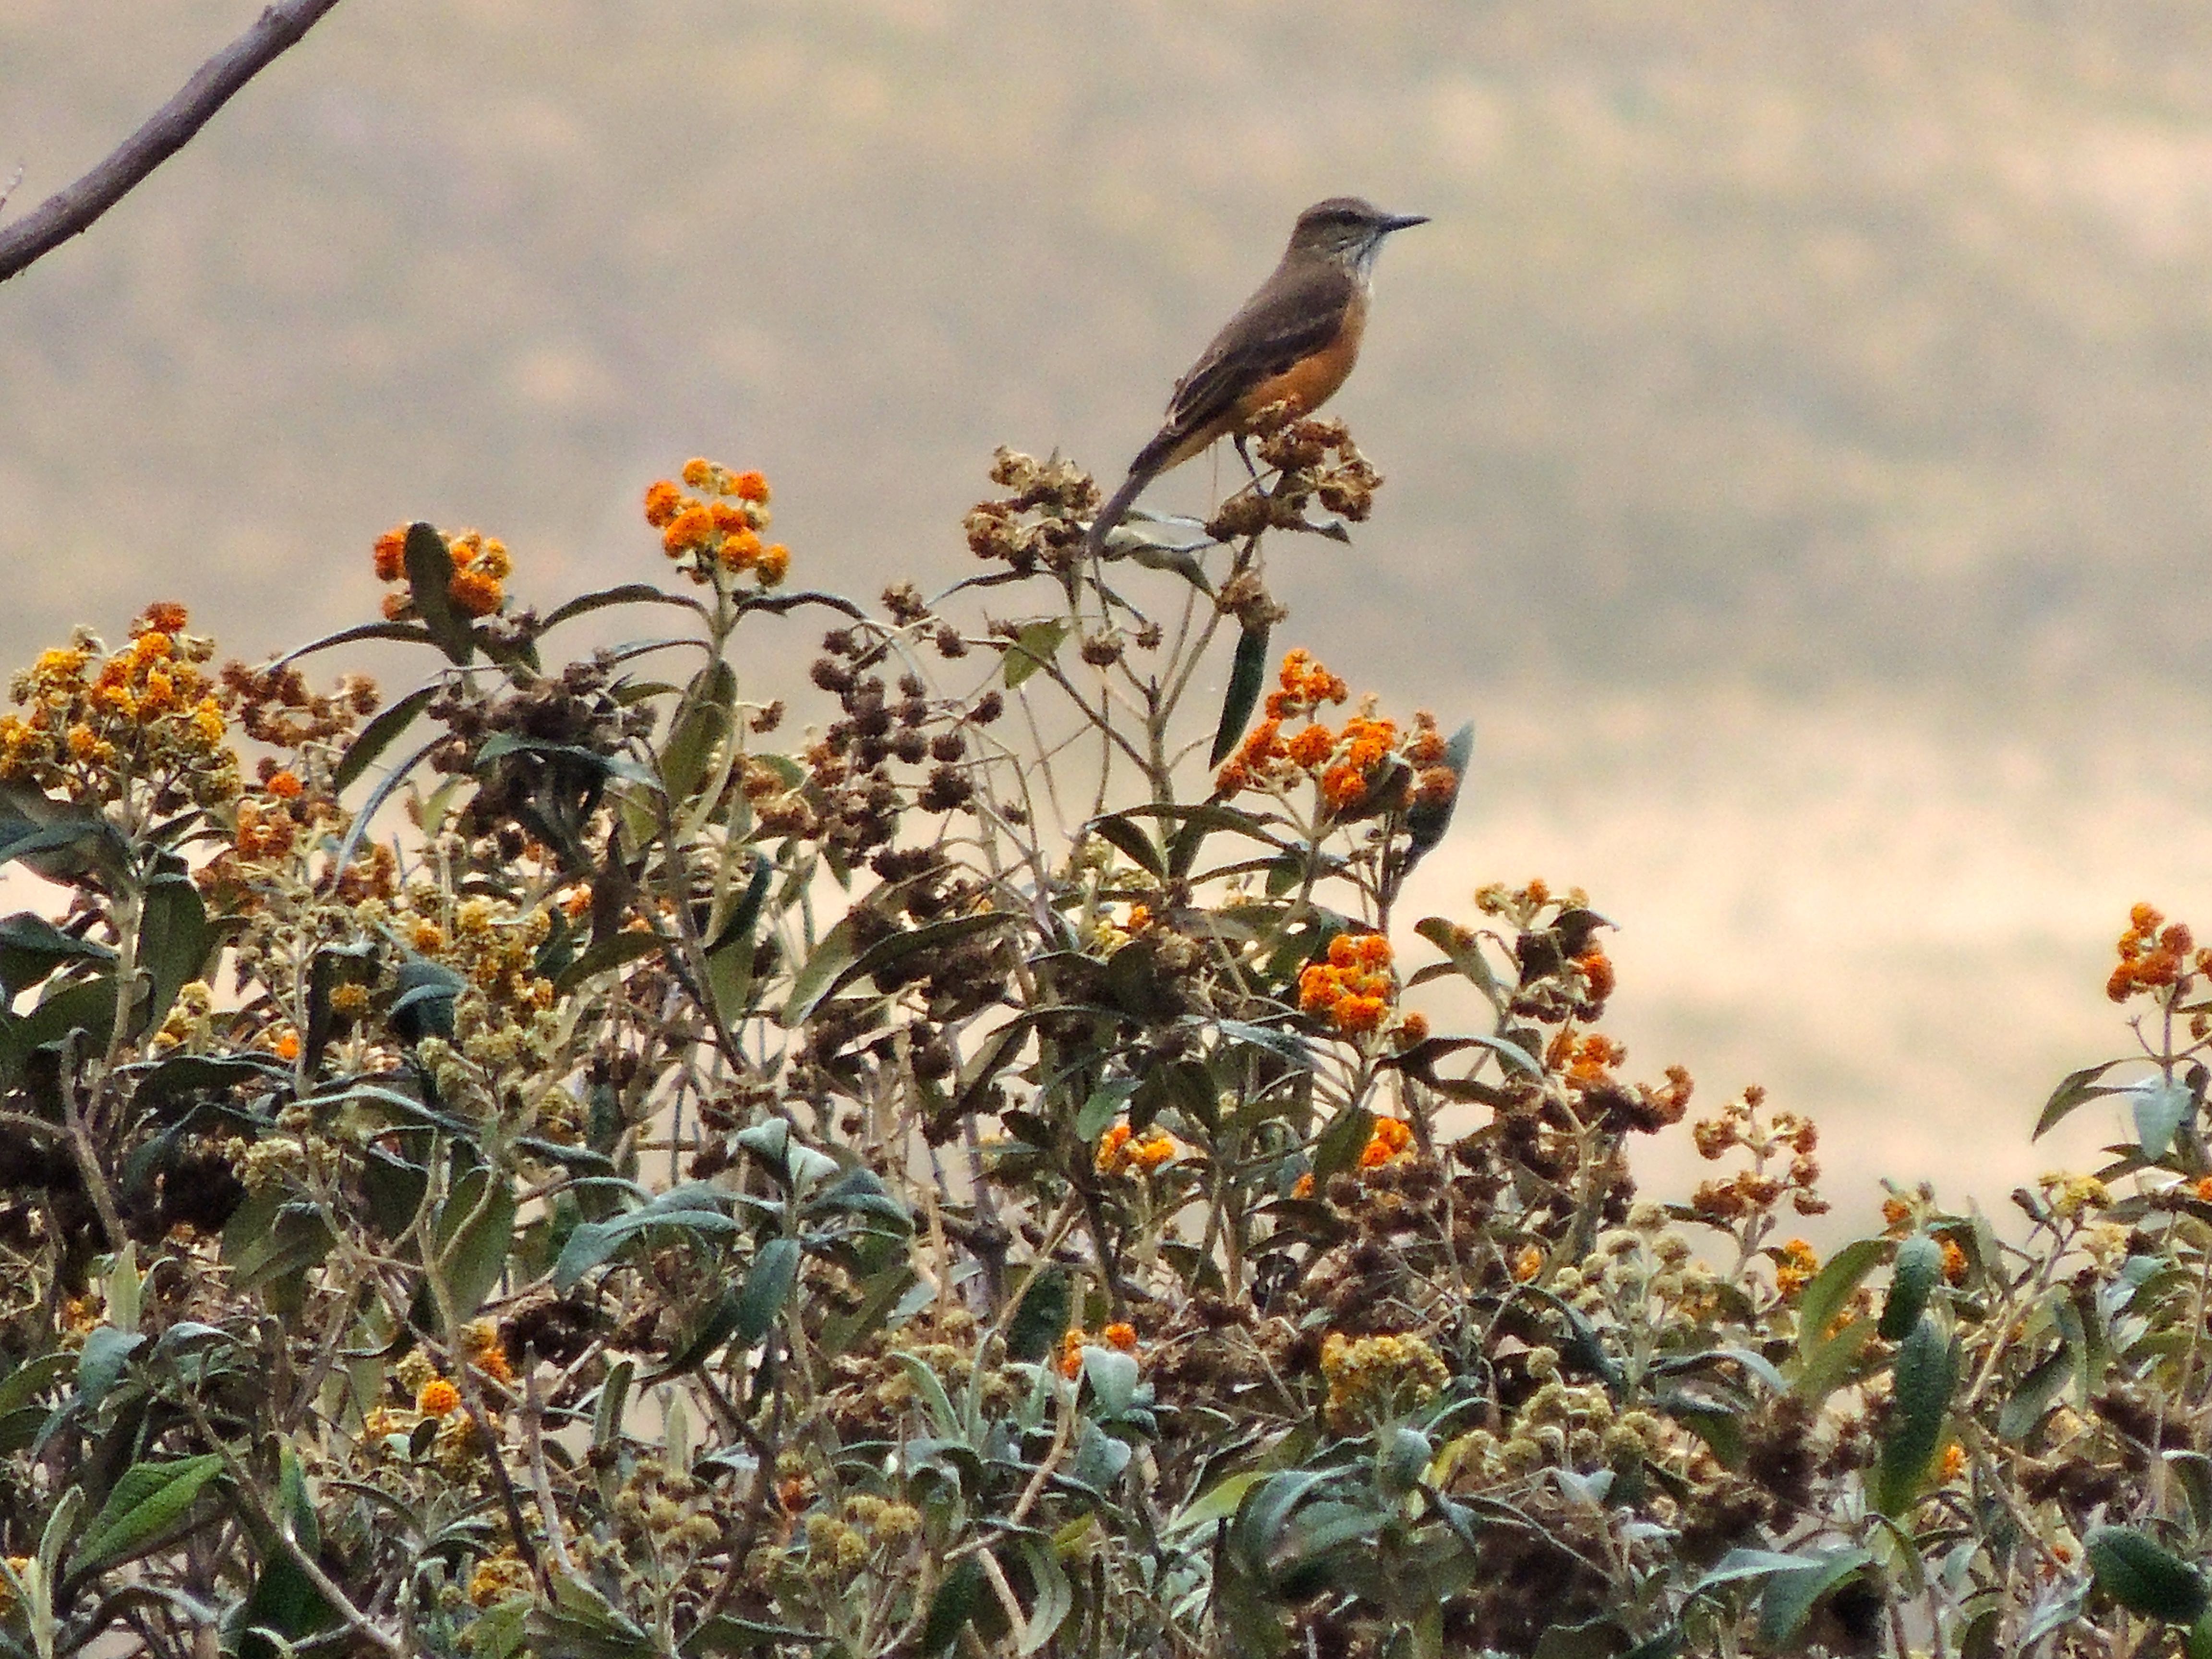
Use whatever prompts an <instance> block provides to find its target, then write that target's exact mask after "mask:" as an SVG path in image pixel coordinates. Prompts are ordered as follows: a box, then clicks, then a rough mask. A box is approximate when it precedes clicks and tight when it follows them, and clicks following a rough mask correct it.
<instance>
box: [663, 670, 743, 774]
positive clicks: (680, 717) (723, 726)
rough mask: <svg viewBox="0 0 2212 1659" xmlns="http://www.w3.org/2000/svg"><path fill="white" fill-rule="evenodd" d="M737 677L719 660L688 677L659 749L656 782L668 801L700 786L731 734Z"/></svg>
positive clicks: (733, 725)
mask: <svg viewBox="0 0 2212 1659" xmlns="http://www.w3.org/2000/svg"><path fill="white" fill-rule="evenodd" d="M737 701H738V676H737V672H736V671H735V670H734V669H732V667H731V666H730V665H729V664H727V663H726V662H724V661H723V660H722V659H720V657H716V658H714V659H713V660H711V661H709V662H708V664H707V665H706V666H705V667H704V668H702V669H701V670H700V671H698V672H697V673H696V674H695V675H693V676H692V678H691V684H690V685H688V686H686V687H685V688H684V699H683V701H682V702H679V703H678V705H677V708H676V716H675V718H674V719H673V720H671V721H670V722H669V725H668V740H667V741H666V742H665V743H664V744H661V747H660V776H661V781H662V784H663V786H664V787H665V789H666V791H667V793H668V799H670V800H671V801H677V802H682V801H687V800H689V799H691V797H692V795H693V794H694V793H696V791H697V789H698V788H699V786H700V785H701V784H702V783H703V782H705V781H706V778H707V771H708V767H709V766H710V765H711V764H712V763H713V762H714V755H715V752H716V751H717V750H719V749H720V748H721V746H722V745H723V744H726V743H727V742H728V741H729V739H730V737H731V734H732V732H735V731H736V729H737V721H736V716H735V714H733V713H732V710H733V709H734V708H736V705H737Z"/></svg>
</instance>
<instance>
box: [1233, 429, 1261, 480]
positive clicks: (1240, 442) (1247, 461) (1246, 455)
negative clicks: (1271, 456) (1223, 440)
mask: <svg viewBox="0 0 2212 1659" xmlns="http://www.w3.org/2000/svg"><path fill="white" fill-rule="evenodd" d="M1230 442H1231V443H1233V444H1235V445H1236V446H1237V459H1238V460H1240V461H1242V462H1243V463H1244V470H1245V471H1247V472H1249V473H1250V474H1251V475H1252V482H1253V483H1259V481H1260V469H1259V468H1258V467H1256V466H1255V465H1252V452H1251V451H1250V450H1249V449H1247V448H1245V447H1244V435H1243V433H1241V432H1240V433H1238V434H1237V435H1236V436H1235V437H1233V438H1231V440H1230Z"/></svg>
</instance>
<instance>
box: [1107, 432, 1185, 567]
mask: <svg viewBox="0 0 2212 1659" xmlns="http://www.w3.org/2000/svg"><path fill="white" fill-rule="evenodd" d="M1177 436H1179V434H1176V433H1175V432H1173V431H1172V430H1170V431H1167V432H1163V433H1161V434H1160V435H1158V437H1156V438H1154V439H1153V440H1152V442H1150V443H1148V444H1146V446H1145V447H1143V448H1142V449H1140V450H1139V451H1138V452H1137V459H1135V460H1133V461H1132V462H1130V463H1129V476H1128V477H1126V478H1124V479H1123V480H1122V481H1121V488H1120V489H1117V490H1115V492H1114V493H1113V495H1111V496H1110V497H1109V498H1108V500H1107V502H1106V505H1105V506H1103V507H1100V508H1099V509H1098V516H1097V518H1095V519H1093V520H1091V534H1090V536H1089V537H1088V538H1087V539H1086V542H1085V545H1086V546H1088V547H1089V549H1090V550H1091V554H1092V555H1093V556H1097V555H1098V554H1101V553H1103V552H1104V551H1105V550H1106V538H1107V537H1109V536H1110V535H1112V534H1113V533H1114V526H1115V525H1117V524H1119V523H1121V520H1122V519H1123V518H1124V517H1126V516H1127V513H1128V511H1129V509H1130V508H1131V507H1133V506H1135V505H1136V501H1137V497H1138V496H1139V495H1143V494H1144V493H1145V489H1146V485H1148V484H1150V483H1152V480H1153V479H1155V478H1157V477H1159V476H1160V474H1161V473H1163V472H1164V471H1167V468H1168V457H1169V456H1170V455H1172V454H1173V453H1175V445H1176V438H1177Z"/></svg>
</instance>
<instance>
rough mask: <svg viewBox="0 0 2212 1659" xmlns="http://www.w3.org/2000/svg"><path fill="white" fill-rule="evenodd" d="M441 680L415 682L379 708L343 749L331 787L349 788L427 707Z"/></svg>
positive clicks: (338, 789) (338, 791)
mask: <svg viewBox="0 0 2212 1659" xmlns="http://www.w3.org/2000/svg"><path fill="white" fill-rule="evenodd" d="M444 689H445V688H444V685H443V684H442V682H441V681H437V680H433V681H431V682H430V684H428V685H418V686H416V688H415V689H414V690H412V691H410V692H409V693H408V694H407V695H406V696H404V697H402V698H400V699H399V700H398V702H394V703H392V704H390V705H389V706H387V707H386V708H381V709H379V710H378V711H377V714H376V718H375V719H374V720H371V721H369V723H368V725H366V726H362V728H361V731H360V732H358V733H357V734H356V736H355V738H354V740H353V741H352V742H351V743H349V744H347V745H346V751H345V753H344V754H343V755H342V756H340V757H339V758H338V763H337V766H336V767H334V768H332V769H331V789H332V790H333V791H335V792H337V793H344V791H346V790H347V789H349V788H350V787H352V786H353V784H354V783H355V781H356V780H358V779H359V778H360V776H361V775H362V773H364V772H366V771H368V769H369V768H370V767H371V766H373V765H374V764H375V763H376V757H378V756H379V755H381V754H382V753H383V752H384V751H385V750H387V749H389V748H391V747H392V744H394V743H396V742H398V738H399V734H400V733H401V732H404V731H405V730H406V729H407V728H408V727H409V726H412V725H413V724H414V723H415V717H416V715H418V714H421V713H422V711H423V710H424V709H425V708H428V707H429V706H430V705H431V703H432V702H435V700H436V699H437V696H438V693H439V692H440V691H441V690H444Z"/></svg>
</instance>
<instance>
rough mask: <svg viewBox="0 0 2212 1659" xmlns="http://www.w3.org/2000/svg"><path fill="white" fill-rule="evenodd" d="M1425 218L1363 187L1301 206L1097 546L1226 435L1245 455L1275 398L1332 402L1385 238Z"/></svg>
mask: <svg viewBox="0 0 2212 1659" xmlns="http://www.w3.org/2000/svg"><path fill="white" fill-rule="evenodd" d="M1427 222H1428V221H1427V220H1426V219H1425V218H1424V217H1422V216H1420V215H1419V214H1405V213H1385V212H1383V210H1381V209H1380V208H1378V207H1376V206H1375V205H1374V204H1372V203H1369V202H1363V201H1361V200H1360V199H1359V198H1358V197H1356V196H1332V197H1329V199H1328V200H1327V201H1325V202H1316V203H1315V204H1314V205H1313V206H1311V207H1310V208H1308V209H1307V210H1305V211H1304V213H1301V214H1300V215H1298V222H1297V224H1296V225H1294V226H1293V227H1292V228H1291V241H1290V246H1288V247H1286V248H1285V249H1284V250H1283V258H1282V262H1281V263H1280V264H1278V265H1277V266H1276V267H1275V269H1274V272H1273V275H1272V276H1269V277H1268V278H1267V281H1266V282H1264V283H1261V284H1260V286H1259V288H1258V289H1257V290H1256V291H1255V293H1254V294H1253V295H1252V297H1251V298H1250V299H1249V300H1247V301H1245V302H1244V304H1243V307H1242V308H1240V309H1239V310H1238V312H1237V314H1236V315H1235V316H1234V317H1231V319H1229V321H1228V323H1227V324H1226V325H1225V326H1224V327H1223V328H1222V331H1221V332H1220V333H1218V334H1217V335H1215V336H1214V337H1213V343H1212V344H1211V345H1209V346H1207V347H1206V349H1205V351H1204V352H1202V353H1201V354H1200V356H1199V359H1198V361H1197V362H1195V363H1194V364H1192V365H1191V368H1190V372H1189V373H1188V374H1185V375H1184V376H1183V377H1182V379H1181V380H1177V381H1176V388H1175V395H1174V396H1173V397H1172V398H1170V399H1169V400H1168V417H1167V422H1166V423H1165V424H1164V425H1163V426H1162V427H1161V428H1160V429H1159V431H1158V434H1156V435H1154V436H1153V438H1152V441H1151V442H1150V443H1148V444H1146V446H1145V447H1143V448H1142V449H1140V450H1139V451H1138V452H1137V459H1135V460H1133V461H1132V462H1131V463H1130V464H1129V476H1128V477H1127V479H1126V480H1125V481H1124V482H1123V483H1122V485H1121V488H1120V489H1117V490H1115V492H1114V496H1113V499H1112V500H1111V501H1108V502H1107V503H1106V505H1105V506H1104V507H1103V508H1102V509H1100V511H1099V513H1098V516H1097V518H1096V519H1095V520H1092V521H1091V550H1093V551H1094V552H1096V551H1097V550H1101V549H1103V547H1104V546H1105V544H1106V538H1107V537H1108V535H1109V534H1110V533H1111V532H1112V531H1113V529H1114V526H1115V525H1117V524H1119V523H1121V519H1122V516H1123V515H1124V514H1125V513H1127V512H1128V510H1129V507H1130V506H1131V504H1132V503H1133V502H1134V501H1136V499H1137V497H1138V496H1139V495H1141V494H1142V493H1143V492H1144V489H1145V488H1146V485H1148V484H1150V483H1152V480H1153V479H1155V478H1157V477H1159V475H1160V474H1161V473H1163V472H1164V471H1167V470H1168V469H1169V468H1170V467H1172V466H1180V465H1182V463H1183V462H1185V461H1187V460H1188V459H1190V458H1191V457H1192V456H1194V455H1196V454H1198V453H1200V452H1202V451H1204V450H1205V449H1206V448H1207V447H1209V446H1210V445H1212V443H1213V442H1214V441H1216V440H1218V439H1220V438H1224V437H1231V438H1234V439H1235V440H1236V441H1237V449H1238V453H1240V454H1242V453H1243V441H1244V438H1245V435H1247V434H1249V432H1250V431H1251V429H1252V421H1253V417H1254V416H1257V415H1258V414H1259V413H1260V411H1261V410H1264V409H1267V408H1270V407H1272V406H1273V405H1274V404H1288V405H1289V406H1290V407H1291V409H1292V410H1295V411H1296V412H1297V413H1298V414H1301V415H1304V414H1310V413H1311V412H1312V411H1313V410H1316V409H1318V408H1320V407H1321V405H1322V404H1323V403H1325V402H1327V401H1328V398H1329V396H1330V394H1331V393H1333V392H1335V390H1336V389H1337V387H1339V386H1342V385H1343V384H1344V380H1345V377H1346V375H1348V374H1351V373H1352V364H1353V363H1354V362H1356V361H1358V356H1359V338H1360V336H1361V334H1362V333H1363V332H1364V331H1365V329H1366V326H1367V296H1368V293H1369V289H1370V280H1371V277H1372V276H1373V272H1374V269H1375V256H1376V252H1378V251H1379V250H1380V249H1381V247H1382V246H1383V238H1384V237H1386V236H1388V235H1389V234H1390V233H1391V232H1392V231H1394V230H1403V229H1405V228H1407V226H1409V225H1420V224H1426V223H1427ZM1247 465H1249V458H1248V459H1247Z"/></svg>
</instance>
